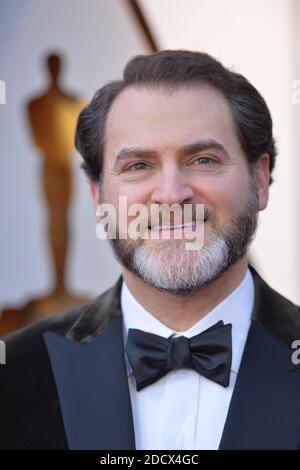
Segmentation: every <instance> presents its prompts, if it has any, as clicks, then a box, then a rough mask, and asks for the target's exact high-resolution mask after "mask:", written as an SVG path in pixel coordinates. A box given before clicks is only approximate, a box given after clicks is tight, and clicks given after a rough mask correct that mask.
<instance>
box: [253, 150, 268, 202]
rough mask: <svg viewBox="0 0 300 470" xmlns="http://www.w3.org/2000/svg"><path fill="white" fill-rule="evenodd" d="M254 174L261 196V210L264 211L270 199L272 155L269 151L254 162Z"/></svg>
mask: <svg viewBox="0 0 300 470" xmlns="http://www.w3.org/2000/svg"><path fill="white" fill-rule="evenodd" d="M254 176H255V180H256V185H257V190H258V196H259V210H260V211H263V210H264V209H265V208H266V207H267V205H268V200H269V186H270V156H269V154H268V153H264V154H262V155H261V156H260V157H259V160H258V161H257V162H256V163H255V164H254Z"/></svg>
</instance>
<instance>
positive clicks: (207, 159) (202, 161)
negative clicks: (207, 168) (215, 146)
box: [194, 157, 214, 165]
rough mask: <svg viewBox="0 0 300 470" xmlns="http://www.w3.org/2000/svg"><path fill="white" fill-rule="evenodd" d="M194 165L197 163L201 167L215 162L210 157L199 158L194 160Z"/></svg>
mask: <svg viewBox="0 0 300 470" xmlns="http://www.w3.org/2000/svg"><path fill="white" fill-rule="evenodd" d="M194 163H197V164H199V165H205V164H207V163H214V160H213V159H212V158H210V157H199V158H197V159H196V160H194Z"/></svg>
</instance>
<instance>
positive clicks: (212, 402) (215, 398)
mask: <svg viewBox="0 0 300 470" xmlns="http://www.w3.org/2000/svg"><path fill="white" fill-rule="evenodd" d="M253 303H254V282H253V278H252V274H251V272H250V270H249V269H248V270H247V273H246V275H245V277H244V279H243V280H242V282H241V283H240V284H239V285H238V286H237V288H236V289H235V290H234V291H233V292H231V294H230V295H229V296H228V297H226V298H225V299H224V300H223V301H222V302H221V303H219V304H218V305H217V306H216V307H215V308H214V309H213V310H212V311H211V312H209V313H208V314H207V315H205V317H204V318H202V319H200V320H199V321H198V322H197V323H195V324H194V325H193V326H192V327H191V328H189V329H188V330H186V331H181V332H175V331H174V330H172V329H170V328H168V327H167V326H166V325H165V324H163V323H161V322H160V321H159V320H158V319H157V318H156V317H154V316H153V315H152V314H151V313H149V312H148V311H147V310H145V309H144V307H143V306H142V305H141V304H140V303H139V302H138V301H137V300H136V299H135V297H134V296H133V295H132V294H131V292H130V291H129V289H128V287H127V285H126V284H125V282H123V283H122V290H121V307H122V310H123V315H124V317H123V318H124V322H123V327H124V347H125V343H126V338H127V331H128V329H129V328H137V329H140V330H143V331H147V332H149V333H153V334H156V335H160V336H163V337H165V338H168V337H169V336H170V335H172V334H173V335H174V336H180V335H184V336H186V337H188V338H189V337H191V336H194V335H197V334H199V333H201V332H202V331H204V330H206V329H207V328H209V327H211V326H212V325H214V324H215V323H217V322H218V321H220V320H223V321H224V323H225V324H226V323H232V366H231V373H230V383H229V386H228V387H227V388H224V387H223V386H221V385H219V384H217V383H215V382H213V381H211V380H208V379H206V378H205V377H203V376H201V375H200V374H199V373H198V372H196V371H194V370H192V369H179V370H172V371H170V372H168V373H167V375H165V376H164V377H162V378H161V379H159V380H158V381H156V382H155V383H153V384H151V385H148V386H147V387H145V388H144V389H142V390H140V391H139V392H138V391H137V390H136V388H135V379H134V376H133V374H132V369H131V366H130V364H129V361H128V359H127V356H126V353H125V359H126V367H127V375H128V382H129V391H130V398H131V404H132V412H133V421H134V431H135V440H136V449H137V450H151V449H152V450H157V449H161V450H166V449H172V450H177V449H190V450H192V449H196V450H201V449H203V450H205V449H206V450H209V449H211V450H216V449H218V447H219V444H220V440H221V437H222V433H223V428H224V425H225V421H226V417H227V413H228V408H229V403H230V400H231V396H232V392H233V389H234V386H235V381H236V376H237V373H238V370H239V366H240V362H241V358H242V354H243V350H244V347H245V343H246V339H247V334H248V331H249V327H250V323H251V313H252V308H253ZM174 333H175V334H174Z"/></svg>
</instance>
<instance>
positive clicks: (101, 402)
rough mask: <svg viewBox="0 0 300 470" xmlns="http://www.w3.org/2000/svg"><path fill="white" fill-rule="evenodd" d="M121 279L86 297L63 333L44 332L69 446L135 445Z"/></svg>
mask: <svg viewBox="0 0 300 470" xmlns="http://www.w3.org/2000/svg"><path fill="white" fill-rule="evenodd" d="M121 283H122V278H121V277H120V278H119V280H118V282H117V283H116V285H115V286H114V287H113V288H112V289H110V290H108V291H107V292H105V293H104V294H102V295H101V296H100V297H98V299H96V301H94V302H93V303H91V304H90V305H89V307H88V308H87V310H85V311H84V313H83V314H82V315H81V317H79V319H78V321H77V322H76V323H75V324H74V325H73V326H72V327H71V329H70V330H69V331H68V333H67V335H66V337H64V336H61V335H58V334H56V333H53V332H49V331H48V332H46V333H44V340H45V343H46V346H47V349H48V353H49V357H50V362H51V366H52V371H53V375H54V378H55V382H56V386H57V391H58V396H59V401H60V406H61V412H62V416H63V421H64V426H65V431H66V435H67V440H68V446H69V448H70V449H87V450H90V449H97V450H98V449H99V450H100V449H106V450H113V449H129V450H133V449H135V439H134V427H133V419H132V410H131V401H130V395H129V388H128V379H127V374H126V365H125V358H124V343H123V330H122V328H123V324H122V313H121V308H120V289H121Z"/></svg>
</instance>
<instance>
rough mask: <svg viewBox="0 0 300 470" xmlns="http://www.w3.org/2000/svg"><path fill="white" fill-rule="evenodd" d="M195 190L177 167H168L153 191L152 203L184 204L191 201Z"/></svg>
mask: <svg viewBox="0 0 300 470" xmlns="http://www.w3.org/2000/svg"><path fill="white" fill-rule="evenodd" d="M193 196H194V191H193V189H192V188H191V186H190V185H189V184H188V181H186V178H185V177H184V175H183V174H182V173H181V171H180V169H179V168H177V167H172V168H168V169H166V170H165V171H163V172H162V173H161V175H160V176H159V181H158V183H157V186H156V187H155V189H154V191H153V193H152V201H151V202H152V203H156V204H168V205H172V204H176V203H177V204H182V203H184V202H188V201H191V200H192V199H193Z"/></svg>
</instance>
